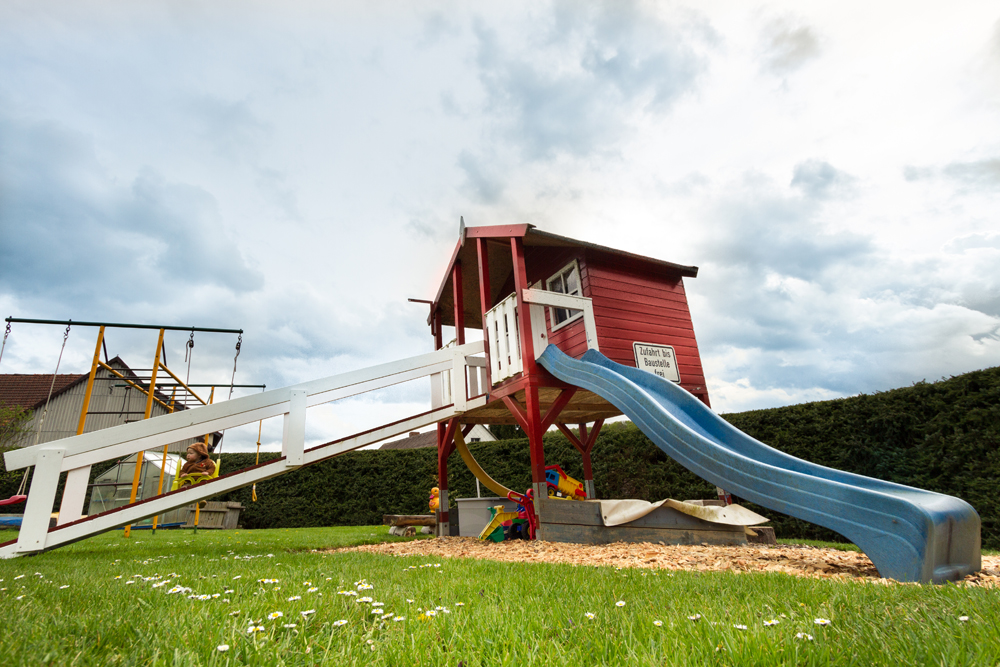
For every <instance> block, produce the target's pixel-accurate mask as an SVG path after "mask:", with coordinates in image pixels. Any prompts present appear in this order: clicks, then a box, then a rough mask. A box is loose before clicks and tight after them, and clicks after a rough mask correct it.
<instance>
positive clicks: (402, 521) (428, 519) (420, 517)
mask: <svg viewBox="0 0 1000 667" xmlns="http://www.w3.org/2000/svg"><path fill="white" fill-rule="evenodd" d="M382 525H383V526H436V525H437V517H436V516H435V515H433V514H383V515H382Z"/></svg>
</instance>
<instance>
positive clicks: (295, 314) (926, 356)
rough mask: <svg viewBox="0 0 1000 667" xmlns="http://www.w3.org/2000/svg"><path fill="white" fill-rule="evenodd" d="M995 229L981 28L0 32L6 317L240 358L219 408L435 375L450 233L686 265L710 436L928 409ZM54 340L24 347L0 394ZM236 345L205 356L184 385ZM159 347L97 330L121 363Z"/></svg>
mask: <svg viewBox="0 0 1000 667" xmlns="http://www.w3.org/2000/svg"><path fill="white" fill-rule="evenodd" d="M998 205H1000V7H998V6H997V5H996V4H995V3H990V2H982V1H979V2H968V1H962V0H958V1H954V2H950V3H947V5H942V4H941V3H931V2H923V3H920V2H908V3H871V2H850V1H838V2H822V3H798V2H785V3H781V2H764V3H760V4H751V3H746V2H736V1H733V2H697V3H693V2H692V3H683V2H676V3H673V2H658V3H642V2H608V3H604V4H602V3H578V2H525V3H517V2H504V3H492V4H488V3H469V4H465V3H452V2H425V3H404V2H365V3H353V4H347V3H318V2H282V3H278V2H258V3H252V2H211V3H209V2H181V1H177V0H172V1H170V2H162V3H157V2H148V3H126V2H111V1H106V2H78V3H48V2H44V1H42V2H39V1H38V0H32V1H30V2H28V1H25V2H19V1H17V0H9V1H7V2H4V3H3V4H2V5H0V314H2V315H3V316H7V315H13V316H15V317H38V318H49V319H67V318H73V319H76V320H108V321H120V322H143V323H154V324H178V325H186V326H190V325H198V326H213V327H226V328H243V329H245V330H246V334H245V335H244V343H243V351H242V354H241V356H240V366H239V371H238V373H237V382H244V383H266V384H267V385H268V387H271V388H276V387H279V386H284V385H287V384H290V383H294V382H300V381H304V380H308V379H312V378H316V377H321V376H323V375H329V374H333V373H337V372H341V371H345V370H351V369H355V368H360V367H364V366H368V365H371V364H374V363H380V362H384V361H391V360H393V359H399V358H402V357H406V356H410V355H412V354H417V353H419V352H423V351H426V350H428V349H429V348H430V346H431V342H430V336H429V331H428V328H427V326H426V324H425V317H426V307H425V306H422V305H419V304H411V303H407V301H406V299H407V297H415V298H431V297H432V296H433V294H434V290H435V288H436V286H437V284H438V283H439V281H440V278H441V272H442V271H443V269H444V264H445V263H446V262H447V260H448V257H449V256H450V253H451V249H452V247H453V245H454V243H455V241H456V238H457V234H458V220H459V216H464V217H465V221H466V223H467V224H468V225H472V226H475V225H488V224H499V223H509V222H530V223H532V224H535V225H537V226H538V227H539V228H541V229H543V230H546V231H550V232H554V233H557V234H563V235H566V236H570V237H574V238H580V239H584V240H588V241H593V242H596V243H600V244H604V245H608V246H612V247H616V248H622V249H625V250H629V251H632V252H637V253H641V254H646V255H651V256H653V257H657V258H661V259H665V260H669V261H673V262H677V263H681V264H693V265H697V266H699V267H700V274H699V277H698V278H697V279H694V280H689V281H688V282H687V289H688V293H689V296H690V301H691V308H692V313H693V317H694V323H695V329H696V333H697V335H698V338H699V344H700V348H701V351H702V356H703V360H704V364H705V370H706V373H707V375H708V378H709V388H710V391H711V396H712V399H713V404H714V407H715V408H716V409H717V410H718V411H720V412H734V411H740V410H746V409H752V408H762V407H771V406H777V405H787V404H792V403H798V402H803V401H810V400H817V399H826V398H835V397H839V396H847V395H852V394H857V393H859V392H874V391H879V390H884V389H889V388H893V387H898V386H906V385H909V384H911V383H913V382H915V381H920V380H923V379H927V380H935V379H939V378H941V377H946V376H950V375H955V374H959V373H963V372H966V371H970V370H974V369H978V368H985V367H989V366H995V365H998V364H1000V206H998ZM95 336H96V330H92V329H82V328H80V329H76V330H74V331H73V332H72V333H71V336H70V339H69V344H68V346H67V352H66V357H65V358H64V361H63V367H62V369H63V370H64V371H66V372H83V371H85V370H86V369H87V367H88V366H89V357H90V355H91V354H92V352H93V345H94V337H95ZM186 338H187V337H186V335H184V334H181V333H177V334H174V335H172V336H168V339H167V345H168V347H167V354H168V362H169V363H170V365H171V366H172V367H182V366H183V363H182V362H183V345H184V342H185V340H186ZM60 341H61V331H59V330H57V328H55V327H39V326H35V327H30V326H28V325H15V327H14V330H13V333H12V335H11V338H10V340H9V342H8V346H7V350H6V351H5V352H4V356H3V360H2V366H0V372H4V373H10V372H22V373H50V372H52V370H53V368H54V365H55V361H56V358H57V356H58V351H59V343H60ZM234 344H235V340H234V339H233V338H232V337H231V336H222V335H208V334H205V335H199V336H197V337H196V347H195V355H194V358H193V365H192V373H191V378H192V382H228V380H229V376H230V374H231V372H232V354H233V346H234ZM154 345H155V334H150V333H149V332H145V333H143V332H132V333H129V332H120V331H117V332H113V333H110V334H109V351H110V352H111V354H112V355H114V354H120V355H122V356H123V357H124V358H125V360H126V361H127V362H128V363H130V364H132V365H133V366H137V367H148V365H149V360H148V359H147V358H148V357H151V356H152V351H153V347H154ZM425 385H426V383H421V384H414V385H412V386H410V385H407V386H404V387H400V388H397V389H394V390H392V391H386V392H382V393H379V394H377V395H373V396H369V397H366V398H364V399H361V400H355V401H349V402H345V404H343V405H336V406H331V407H328V408H324V409H322V410H319V411H311V412H310V422H309V432H308V433H309V439H310V441H312V442H316V441H322V440H325V439H329V438H332V437H339V436H343V435H347V434H349V433H351V432H353V431H355V430H357V429H360V428H367V427H370V426H374V425H376V424H379V423H383V422H386V421H391V420H394V419H397V418H400V417H403V416H406V415H408V414H412V413H414V412H417V411H421V410H423V409H425V405H426V402H427V400H428V399H427V394H428V391H427V387H426V386H425ZM250 431H252V433H251V432H250ZM264 431H265V435H264V442H265V444H267V443H271V444H272V445H273V444H274V443H275V442H276V439H277V438H278V437H279V435H280V424H279V423H278V422H277V421H275V423H274V424H266V425H265V429H264ZM255 439H256V429H243V430H234V431H232V432H231V435H230V437H228V438H227V441H228V442H227V446H228V447H230V448H231V450H235V449H243V448H246V447H249V446H251V445H252V443H253V441H254V440H255Z"/></svg>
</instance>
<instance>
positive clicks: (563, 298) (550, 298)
mask: <svg viewBox="0 0 1000 667" xmlns="http://www.w3.org/2000/svg"><path fill="white" fill-rule="evenodd" d="M522 297H523V299H524V302H525V303H528V304H531V337H532V343H533V347H534V351H535V359H537V358H538V357H540V356H542V352H545V348H546V347H548V346H549V338H548V330H547V329H546V326H545V306H548V307H550V308H563V309H565V310H582V311H583V329H584V332H585V333H586V335H587V348H588V349H590V350H598V351H599V350H600V348H599V347H598V346H597V322H596V321H595V320H594V303H593V301H592V300H591V299H590V298H589V297H585V296H571V295H569V294H562V293H561V292H549V291H547V290H540V289H526V290H524V293H523V294H522Z"/></svg>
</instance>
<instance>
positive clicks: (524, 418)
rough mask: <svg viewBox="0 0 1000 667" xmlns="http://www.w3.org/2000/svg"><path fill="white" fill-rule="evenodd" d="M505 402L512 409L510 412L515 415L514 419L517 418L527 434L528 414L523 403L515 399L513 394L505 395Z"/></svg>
mask: <svg viewBox="0 0 1000 667" xmlns="http://www.w3.org/2000/svg"><path fill="white" fill-rule="evenodd" d="M503 402H504V403H505V404H506V405H507V409H508V410H510V413H511V414H512V415H514V419H516V420H517V423H518V425H520V427H521V429H522V430H523V431H524V432H525V434H527V433H528V428H529V426H528V415H527V414H525V412H524V409H523V408H522V407H521V404H520V403H518V402H517V401H515V400H514V398H513V397H511V396H504V397H503Z"/></svg>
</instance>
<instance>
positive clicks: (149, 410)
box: [125, 329, 164, 537]
mask: <svg viewBox="0 0 1000 667" xmlns="http://www.w3.org/2000/svg"><path fill="white" fill-rule="evenodd" d="M163 332H164V329H160V337H159V338H158V339H157V341H156V354H155V355H153V377H152V378H150V381H149V390H148V391H147V392H146V413H145V416H144V417H143V419H149V416H150V415H151V414H153V394H154V393H156V371H157V370H158V368H159V366H160V364H159V361H160V351H161V350H162V349H163ZM145 459H146V452H145V451H141V452H138V453H137V454H136V459H135V473H134V474H133V475H132V493H130V494H129V499H128V504H129V505H131V504H132V503H134V502H135V496H136V492H137V491H138V489H139V478H140V477H141V475H142V464H143V462H144V461H145ZM131 535H132V526H131V525H128V526H125V537H131Z"/></svg>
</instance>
